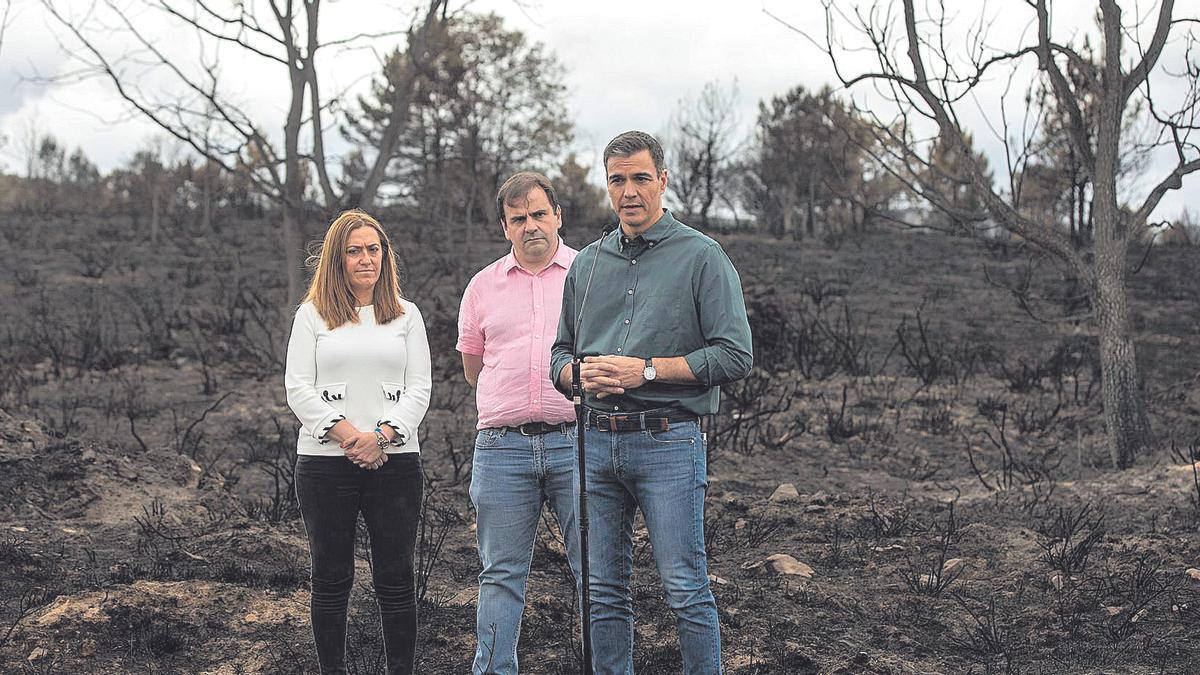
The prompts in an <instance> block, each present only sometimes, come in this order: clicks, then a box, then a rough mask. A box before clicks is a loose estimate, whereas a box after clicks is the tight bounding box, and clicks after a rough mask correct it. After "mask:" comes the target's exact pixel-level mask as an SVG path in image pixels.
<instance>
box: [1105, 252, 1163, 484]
mask: <svg viewBox="0 0 1200 675" xmlns="http://www.w3.org/2000/svg"><path fill="white" fill-rule="evenodd" d="M1095 269H1096V278H1095V287H1094V290H1093V291H1092V293H1091V294H1090V297H1091V301H1092V307H1093V311H1094V312H1095V315H1096V324H1097V328H1098V330H1099V338H1100V373H1101V375H1100V379H1101V399H1102V400H1103V402H1104V424H1105V426H1106V427H1107V429H1108V443H1109V455H1110V457H1111V458H1112V463H1113V466H1115V467H1117V468H1120V469H1124V468H1128V467H1129V466H1132V465H1133V462H1134V460H1135V459H1136V457H1137V454H1138V451H1140V450H1141V449H1143V448H1145V447H1147V446H1149V445H1150V444H1151V443H1152V442H1153V434H1152V431H1151V429H1150V420H1149V418H1148V417H1147V416H1146V406H1145V404H1144V402H1143V398H1142V394H1141V391H1140V388H1141V377H1140V374H1139V372H1138V366H1137V351H1136V349H1135V347H1134V342H1133V332H1132V330H1131V328H1130V323H1129V301H1128V297H1127V294H1126V292H1125V259H1124V255H1121V254H1120V252H1112V253H1102V254H1099V255H1098V256H1097V261H1096V268H1095Z"/></svg>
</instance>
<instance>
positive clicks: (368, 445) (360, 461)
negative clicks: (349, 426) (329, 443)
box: [340, 431, 387, 470]
mask: <svg viewBox="0 0 1200 675" xmlns="http://www.w3.org/2000/svg"><path fill="white" fill-rule="evenodd" d="M340 445H341V447H342V450H343V451H344V452H345V453H346V457H347V458H348V459H349V460H350V461H351V462H354V463H355V464H356V465H358V466H359V467H361V468H363V469H368V470H374V469H378V468H379V467H381V466H383V464H384V462H386V461H387V453H386V452H384V451H383V448H380V447H379V442H378V438H376V436H375V432H373V431H355V432H354V433H352V434H350V435H349V436H348V437H346V439H345V440H343V441H342V442H341V443H340Z"/></svg>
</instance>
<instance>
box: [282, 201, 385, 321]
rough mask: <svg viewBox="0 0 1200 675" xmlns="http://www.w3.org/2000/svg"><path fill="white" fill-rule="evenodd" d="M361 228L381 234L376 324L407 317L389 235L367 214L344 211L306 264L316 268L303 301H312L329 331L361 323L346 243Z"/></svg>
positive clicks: (375, 291)
mask: <svg viewBox="0 0 1200 675" xmlns="http://www.w3.org/2000/svg"><path fill="white" fill-rule="evenodd" d="M360 227H371V228H374V229H375V233H376V234H378V235H379V243H380V246H381V248H382V249H383V251H382V255H381V256H380V257H381V262H380V269H379V280H378V281H376V282H375V288H374V289H373V290H372V302H373V303H374V305H375V322H376V323H380V324H385V323H388V322H390V321H391V320H392V319H395V318H396V317H398V316H400V315H402V314H404V306H403V305H402V304H400V298H401V297H402V296H401V293H400V279H399V274H398V272H397V268H398V267H399V265H398V263H397V260H396V251H395V249H394V248H392V242H391V240H390V239H388V236H387V232H384V231H383V226H382V225H380V224H379V221H378V220H375V219H374V218H372V217H371V216H370V215H368V214H367V213H366V212H364V211H361V210H359V209H350V210H349V211H343V212H342V213H340V214H339V215H338V217H337V218H334V219H333V222H332V223H330V224H329V229H328V230H326V231H325V239H324V240H323V241H322V242H321V252H320V253H319V254H317V255H314V256H309V258H308V261H307V264H308V266H309V267H311V268H312V269H313V277H312V281H311V282H310V283H309V285H308V292H307V293H306V294H305V295H304V302H311V303H312V304H313V307H314V308H315V309H316V310H317V313H318V314H320V315H321V318H322V319H324V320H325V325H327V326H329V329H330V330H333V329H334V328H337V327H338V326H342V325H344V324H347V323H358V310H357V305H358V302H357V301H356V300H355V298H354V290H353V289H352V288H351V287H350V279H349V278H348V277H347V276H346V264H345V262H344V257H345V255H346V241H347V240H348V239H349V238H350V233H351V232H353V231H354V230H357V229H358V228H360Z"/></svg>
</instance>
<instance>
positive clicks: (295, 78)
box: [42, 0, 448, 304]
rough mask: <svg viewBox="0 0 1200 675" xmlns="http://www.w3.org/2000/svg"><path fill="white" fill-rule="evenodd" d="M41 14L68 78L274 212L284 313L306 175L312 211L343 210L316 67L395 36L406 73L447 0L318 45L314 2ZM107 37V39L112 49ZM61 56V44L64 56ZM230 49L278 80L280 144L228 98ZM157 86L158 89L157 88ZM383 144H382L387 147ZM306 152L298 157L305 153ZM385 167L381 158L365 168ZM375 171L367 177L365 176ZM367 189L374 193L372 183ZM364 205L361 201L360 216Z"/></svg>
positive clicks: (401, 103)
mask: <svg viewBox="0 0 1200 675" xmlns="http://www.w3.org/2000/svg"><path fill="white" fill-rule="evenodd" d="M42 4H43V6H44V7H45V8H46V10H47V12H48V13H49V15H50V16H51V17H52V18H53V19H54V20H55V22H56V23H57V24H58V25H59V26H61V27H62V28H63V29H64V31H65V33H66V35H67V36H68V38H67V42H68V43H73V44H71V46H73V47H77V49H72V50H71V54H72V56H73V57H74V58H76V59H77V60H78V61H79V62H80V63H81V68H80V70H79V71H77V72H76V73H73V74H72V76H73V77H81V76H82V77H89V76H94V77H99V78H102V79H105V80H108V81H109V82H110V83H111V84H112V86H113V87H114V88H115V90H116V93H117V94H118V95H119V96H120V97H121V98H122V99H124V100H125V101H126V102H127V103H128V104H129V105H130V106H132V108H133V109H134V110H135V111H136V112H137V113H138V114H139V115H141V116H143V117H144V118H146V119H148V120H150V121H151V122H152V123H154V124H155V125H157V126H158V127H160V128H161V129H163V130H164V131H165V132H166V133H168V134H169V135H171V136H173V137H174V138H177V139H179V140H180V141H182V142H183V144H184V145H185V146H187V147H188V148H190V149H191V150H192V151H194V152H196V153H197V154H199V155H200V156H201V157H204V158H205V159H206V160H208V161H210V162H212V163H214V164H215V165H217V166H219V167H220V168H221V169H222V170H223V171H226V172H228V173H231V174H233V173H239V174H242V175H245V176H247V177H248V178H249V180H250V181H251V182H252V183H253V185H254V186H255V188H256V189H257V190H258V191H260V192H261V193H262V194H263V195H264V196H266V197H268V198H269V199H270V200H271V201H272V202H273V203H274V204H276V205H277V206H278V208H279V211H280V215H281V221H282V222H281V224H282V235H283V237H282V238H283V244H284V249H285V251H286V253H285V262H286V269H287V280H288V302H289V304H294V303H295V302H297V301H298V299H299V296H300V282H301V279H300V267H299V265H298V264H296V263H297V261H298V256H299V255H300V252H301V242H300V226H299V224H298V223H297V222H296V221H297V217H298V213H299V211H300V210H301V209H302V208H303V207H304V205H305V202H306V190H307V188H308V187H309V183H310V176H315V178H316V184H317V186H318V188H319V192H320V194H321V199H322V206H323V207H324V208H325V209H327V210H332V209H335V208H338V207H339V206H343V205H344V204H343V203H342V199H341V197H340V196H339V195H338V194H337V192H336V191H335V190H334V187H333V183H332V181H331V180H330V177H329V172H328V167H327V162H326V156H325V134H326V132H327V128H326V127H327V123H326V120H325V115H326V114H327V113H329V112H330V106H331V101H332V100H334V99H336V95H335V96H333V97H327V96H326V95H325V94H322V93H321V90H320V86H319V85H320V82H319V80H318V77H317V70H316V65H317V57H318V54H319V53H322V52H323V51H328V50H329V49H330V48H332V47H334V46H346V45H353V44H358V43H364V42H368V41H373V40H379V39H382V38H386V37H392V36H397V35H405V36H406V38H407V49H406V51H405V53H404V57H403V61H404V66H403V67H406V68H409V69H410V70H414V71H415V70H417V69H419V68H420V67H421V64H423V63H425V62H427V61H428V60H429V58H430V54H431V53H433V52H436V50H437V48H438V47H437V44H438V40H439V36H440V35H441V31H442V28H443V26H444V24H445V22H446V19H447V11H448V0H426V2H424V3H423V6H422V12H421V13H418V14H417V16H415V17H414V18H413V20H412V22H411V24H410V25H409V27H408V28H407V31H403V30H402V31H392V32H381V33H360V34H357V35H352V36H348V37H344V38H338V39H325V40H322V39H321V38H320V37H319V31H318V29H319V27H320V11H321V2H320V0H303V1H301V2H294V1H292V0H287V1H280V0H260V1H258V2H255V1H250V2H240V1H239V2H233V1H230V2H195V3H185V2H180V1H179V0H136V1H135V2H132V3H128V2H119V1H118V0H100V1H98V2H95V3H89V5H88V6H87V7H86V8H83V9H82V10H80V8H68V7H65V6H63V5H65V3H60V2H55V0H42ZM155 21H163V22H165V24H166V25H167V26H169V27H170V28H169V29H170V30H175V29H180V30H182V31H184V32H185V33H188V34H191V35H192V36H194V37H195V40H196V44H197V45H198V54H197V55H196V56H195V57H194V58H192V57H185V56H180V55H179V52H178V51H177V50H175V49H172V46H173V45H168V44H166V41H165V40H163V39H162V38H161V35H160V32H161V28H159V29H157V30H156V26H157V24H155V23H154V22H155ZM114 37H116V38H117V39H113V38H114ZM64 48H68V45H64ZM230 49H233V50H235V53H236V56H237V59H247V60H264V61H266V62H267V63H270V64H273V65H275V66H278V67H279V68H280V70H281V71H283V72H286V74H287V82H288V92H289V94H288V103H287V107H286V111H285V114H284V118H283V124H282V136H280V134H278V133H277V132H276V131H275V124H274V123H271V122H266V121H264V120H261V119H256V117H255V115H254V114H253V112H252V111H251V110H250V109H249V108H248V107H246V106H244V105H242V102H241V101H240V100H239V98H238V94H237V93H236V92H234V91H232V90H231V87H230V80H231V79H233V78H232V76H230V75H228V74H227V73H228V68H227V65H228V63H227V62H226V63H224V64H223V63H222V60H221V57H220V54H221V53H222V50H226V53H228V50H230ZM151 75H152V76H154V77H156V78H166V80H167V81H168V82H169V83H170V84H169V85H167V86H166V87H160V86H156V87H155V90H153V91H152V90H151V89H150V88H149V87H146V88H143V87H142V86H141V84H140V83H141V81H142V80H144V79H147V78H148V77H150V76H151ZM412 79H413V78H411V77H410V78H408V79H405V78H399V79H397V80H396V81H395V82H394V84H395V86H394V87H393V88H392V89H391V90H390V91H389V92H388V95H389V96H390V97H391V104H392V110H393V113H392V115H391V118H390V119H389V124H390V125H393V126H400V125H403V123H404V121H405V119H406V117H407V111H408V108H409V101H410V96H411V91H409V90H407V89H405V87H406V86H411V82H412ZM156 84H157V82H156ZM395 138H396V134H394V133H386V132H385V134H384V135H383V142H384V143H388V142H392V143H394V142H395ZM304 146H306V147H304ZM390 156H391V152H390V150H389V149H388V148H386V147H384V148H381V152H380V153H379V157H378V159H377V160H376V164H377V165H378V164H379V163H386V161H387V158H388V157H390ZM381 172H382V168H380V167H373V168H372V173H371V175H372V177H374V176H375V175H376V174H377V173H381ZM368 185H369V186H372V187H373V188H377V187H378V183H377V182H376V181H369V182H368ZM373 199H374V194H373V193H372V194H367V193H365V192H364V193H363V194H362V195H361V202H360V203H361V204H362V205H364V206H370V205H371V203H372V201H373Z"/></svg>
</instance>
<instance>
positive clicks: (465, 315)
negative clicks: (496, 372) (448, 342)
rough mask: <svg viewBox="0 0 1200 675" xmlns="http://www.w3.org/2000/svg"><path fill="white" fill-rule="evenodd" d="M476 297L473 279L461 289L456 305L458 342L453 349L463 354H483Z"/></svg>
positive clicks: (481, 331) (482, 340)
mask: <svg viewBox="0 0 1200 675" xmlns="http://www.w3.org/2000/svg"><path fill="white" fill-rule="evenodd" d="M477 304H478V299H477V298H476V294H475V280H474V279H472V280H471V283H469V284H467V290H465V291H463V297H462V302H461V303H459V305H458V343H457V344H456V345H455V346H454V348H455V349H457V350H458V351H460V352H462V353H463V354H471V355H473V356H483V342H484V335H483V330H482V329H481V328H480V327H479V314H478V312H477V311H476V306H477Z"/></svg>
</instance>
